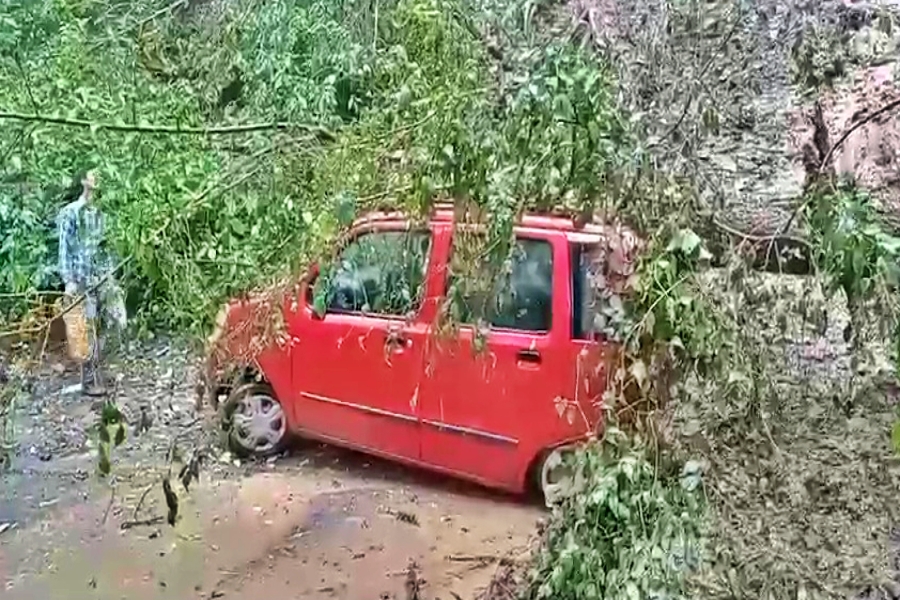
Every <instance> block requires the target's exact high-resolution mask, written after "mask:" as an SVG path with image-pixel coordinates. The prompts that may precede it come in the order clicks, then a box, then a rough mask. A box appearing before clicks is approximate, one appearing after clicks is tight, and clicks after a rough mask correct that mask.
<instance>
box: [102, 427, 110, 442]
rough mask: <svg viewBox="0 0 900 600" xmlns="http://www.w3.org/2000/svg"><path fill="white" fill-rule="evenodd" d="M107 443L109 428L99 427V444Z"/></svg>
mask: <svg viewBox="0 0 900 600" xmlns="http://www.w3.org/2000/svg"><path fill="white" fill-rule="evenodd" d="M109 441H110V438H109V426H108V425H100V443H101V444H108V443H109Z"/></svg>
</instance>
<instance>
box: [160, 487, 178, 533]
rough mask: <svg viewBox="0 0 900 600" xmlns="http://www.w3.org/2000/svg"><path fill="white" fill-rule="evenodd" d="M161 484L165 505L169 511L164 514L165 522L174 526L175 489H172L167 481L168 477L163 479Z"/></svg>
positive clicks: (176, 508) (175, 510) (176, 510)
mask: <svg viewBox="0 0 900 600" xmlns="http://www.w3.org/2000/svg"><path fill="white" fill-rule="evenodd" d="M162 486H163V494H165V496H166V506H167V507H168V509H169V512H168V514H167V515H166V522H168V523H169V525H171V526H172V527H174V526H175V521H176V520H177V519H178V495H177V494H175V491H174V490H173V489H172V484H171V483H169V478H168V477H166V478H165V479H163V482H162Z"/></svg>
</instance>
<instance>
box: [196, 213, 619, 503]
mask: <svg viewBox="0 0 900 600" xmlns="http://www.w3.org/2000/svg"><path fill="white" fill-rule="evenodd" d="M483 234H484V228H483V226H478V225H466V224H462V223H460V222H458V220H456V219H454V211H453V209H452V208H450V207H438V208H437V209H435V211H434V212H433V213H432V216H431V218H430V219H429V220H428V222H427V224H423V225H418V224H417V222H416V221H413V220H411V219H409V218H408V217H406V216H404V215H402V214H397V213H374V214H370V215H368V216H367V217H365V218H363V219H361V220H359V221H357V222H356V223H355V224H354V226H353V227H352V228H351V230H350V234H349V235H348V236H347V237H346V238H345V243H343V244H341V245H340V246H339V247H338V250H337V253H336V256H337V260H336V261H334V264H333V268H331V269H330V270H327V272H323V273H322V274H319V272H318V269H317V268H313V269H311V270H310V272H309V274H308V275H307V276H306V277H304V278H303V279H302V281H300V282H299V284H298V287H297V292H298V293H297V294H296V296H294V297H292V298H289V299H287V300H285V302H284V305H283V307H281V311H280V312H281V314H282V315H283V318H284V322H283V326H284V332H285V334H286V335H285V336H283V338H285V337H286V338H287V339H282V340H281V341H280V342H279V343H272V344H271V345H269V346H267V347H264V348H257V349H256V350H255V351H254V353H253V356H254V359H253V361H252V362H253V363H254V364H252V365H241V366H240V369H239V371H238V375H237V378H236V379H235V378H234V377H233V374H234V370H233V369H231V370H229V371H227V372H226V371H224V367H222V365H224V364H227V363H228V361H223V360H222V358H221V357H222V356H231V357H234V356H246V355H247V354H246V350H247V348H248V346H249V345H252V340H251V339H250V338H249V337H248V335H240V334H238V333H236V332H239V331H241V330H242V329H244V330H249V327H248V323H249V322H250V321H252V320H253V319H254V317H255V316H257V317H258V315H260V314H265V311H262V310H260V309H259V307H258V306H257V303H258V302H259V300H235V301H233V302H232V303H230V304H229V305H228V306H227V307H226V309H223V312H222V313H221V314H220V319H219V322H218V327H217V329H216V332H215V333H214V334H213V336H212V337H211V338H210V342H211V344H212V347H217V348H219V350H220V351H219V352H218V353H217V354H216V353H211V354H210V356H211V357H212V356H214V355H215V356H218V358H216V359H211V361H210V363H209V365H208V370H207V375H206V377H207V383H208V385H207V387H206V390H207V394H208V395H209V397H210V400H211V401H212V402H213V404H214V405H215V406H218V404H219V403H218V400H217V398H219V397H221V396H223V395H224V396H226V397H227V399H226V400H225V401H224V402H223V403H222V405H221V406H219V409H220V412H221V413H222V414H223V416H224V421H223V422H224V423H225V425H226V430H227V431H228V432H229V433H228V435H229V438H230V442H231V445H232V447H233V448H235V449H236V450H238V451H240V452H243V453H245V454H253V455H268V454H271V453H274V452H278V451H280V450H281V449H282V448H283V447H284V445H285V444H286V442H287V441H288V439H289V437H290V434H300V435H302V436H304V437H310V438H315V439H319V440H324V441H327V442H332V443H335V444H339V445H342V446H347V447H350V448H354V449H358V450H361V451H364V452H368V453H371V454H375V455H379V456H382V457H386V458H389V459H393V460H397V461H402V462H404V463H408V464H411V465H419V466H423V467H426V468H428V469H432V470H436V471H440V472H444V473H447V474H450V475H454V476H458V477H462V478H466V479H469V480H473V481H476V482H479V483H481V484H483V485H486V486H489V487H494V488H501V489H504V490H508V491H512V492H524V491H526V490H527V489H528V488H529V487H531V486H533V485H535V486H537V487H538V489H539V490H540V491H543V492H544V493H545V496H548V498H549V496H550V495H552V493H553V491H554V489H555V488H554V485H556V484H558V482H557V481H555V480H554V468H555V466H556V465H559V464H560V460H559V459H560V457H561V455H562V453H563V452H565V451H566V450H568V449H570V448H571V447H572V445H573V444H575V443H577V442H578V441H579V440H584V439H585V438H586V437H587V436H588V435H590V434H591V433H593V432H595V431H596V429H597V427H598V425H599V424H600V423H599V421H600V419H601V412H600V409H599V404H600V398H601V394H602V392H603V390H604V386H605V384H606V374H607V369H606V364H607V363H608V359H609V358H611V357H612V355H613V354H614V350H615V345H614V344H612V343H611V342H608V341H606V338H605V337H604V336H603V335H602V334H601V333H599V332H598V327H597V326H596V321H597V312H596V311H595V310H594V308H593V307H592V306H591V298H592V297H593V295H592V294H591V282H592V281H596V280H597V278H598V277H606V278H607V280H608V281H610V282H612V280H614V279H616V277H617V276H619V279H618V280H621V278H622V277H624V276H627V273H626V272H625V271H626V270H624V269H623V268H622V266H623V264H625V262H623V259H622V256H621V252H619V255H617V257H616V261H617V262H618V266H617V270H616V271H615V272H613V273H611V272H610V270H609V269H608V266H609V263H610V262H612V260H613V258H611V256H612V255H610V254H609V248H610V245H609V240H610V237H611V236H613V235H615V236H618V237H617V239H618V240H619V242H618V244H619V247H621V246H622V242H621V240H622V239H625V240H626V245H628V247H629V248H632V249H633V248H636V242H634V238H633V236H631V234H630V233H629V232H628V231H627V230H624V229H622V228H613V227H610V226H601V225H598V224H595V223H589V224H581V225H579V224H578V223H576V221H574V220H573V219H572V218H567V217H563V216H539V215H526V216H524V217H522V218H521V219H520V220H519V221H518V223H517V226H516V227H515V239H516V244H515V248H514V250H513V252H512V253H511V260H508V261H506V264H505V266H506V268H505V269H504V270H503V271H502V273H501V275H500V276H496V275H495V276H494V278H493V279H492V280H489V284H490V285H489V286H483V287H485V288H490V289H482V290H474V291H473V290H471V289H469V290H461V289H460V288H461V287H463V286H462V283H460V284H457V283H456V282H457V280H459V281H460V282H463V281H468V280H465V279H464V278H458V277H457V275H455V274H454V270H455V268H454V267H455V266H456V265H457V264H458V263H459V262H460V261H459V258H460V256H462V255H463V254H465V253H466V252H467V251H468V250H467V247H477V248H483V246H484V245H483V244H482V245H481V246H474V245H473V244H471V243H470V242H471V240H473V239H475V237H477V236H479V235H483ZM623 236H624V238H623ZM468 258H469V264H477V257H475V258H474V259H473V257H471V256H469V257H468ZM623 273H625V275H623ZM476 279H477V278H476ZM269 315H270V316H271V311H270V312H269ZM442 315H451V317H452V319H451V320H452V321H453V322H456V323H459V325H458V326H457V327H453V328H444V327H442V326H441V323H443V322H444V321H445V320H446V319H443V318H442ZM266 318H269V317H266ZM223 348H224V349H225V354H223V353H222V352H221V350H222V349H223ZM230 362H232V363H233V362H234V361H230ZM235 381H237V383H236V384H235V383H234V382H235ZM210 384H211V385H210Z"/></svg>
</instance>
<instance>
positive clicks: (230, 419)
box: [219, 381, 290, 458]
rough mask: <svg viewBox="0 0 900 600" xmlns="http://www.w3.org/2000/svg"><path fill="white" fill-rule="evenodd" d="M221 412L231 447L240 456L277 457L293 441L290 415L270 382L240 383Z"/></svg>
mask: <svg viewBox="0 0 900 600" xmlns="http://www.w3.org/2000/svg"><path fill="white" fill-rule="evenodd" d="M219 413H220V422H221V424H222V432H223V434H224V435H225V436H226V440H225V441H226V443H227V445H228V448H229V450H231V452H232V453H234V454H236V455H238V456H242V457H248V458H249V457H256V458H265V457H269V456H273V455H275V454H279V453H281V452H282V451H284V449H285V448H286V447H287V444H288V442H289V441H290V431H289V429H288V423H287V414H286V412H285V410H284V407H283V406H282V405H281V402H279V400H278V398H277V397H276V396H275V391H274V390H273V389H272V386H270V385H269V384H268V383H263V382H255V381H254V382H249V383H244V384H242V385H238V386H237V387H235V388H234V389H233V390H232V392H231V393H230V394H229V395H228V398H226V399H225V402H223V403H222V405H221V406H220V407H219Z"/></svg>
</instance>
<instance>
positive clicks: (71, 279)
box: [56, 197, 108, 287]
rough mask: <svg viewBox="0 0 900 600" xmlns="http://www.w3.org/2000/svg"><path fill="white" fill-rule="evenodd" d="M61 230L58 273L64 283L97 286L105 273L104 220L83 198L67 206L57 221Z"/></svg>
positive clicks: (60, 212)
mask: <svg viewBox="0 0 900 600" xmlns="http://www.w3.org/2000/svg"><path fill="white" fill-rule="evenodd" d="M56 223H57V228H58V231H59V274H60V276H61V277H62V280H63V282H65V283H75V284H76V285H78V286H79V287H87V286H93V285H96V284H97V283H98V282H99V280H100V278H101V277H102V276H103V274H104V273H105V271H106V268H107V266H108V265H107V264H106V262H107V261H106V258H105V256H104V252H103V247H102V246H103V236H104V218H103V215H102V213H101V212H100V211H99V210H97V208H96V207H95V206H93V205H92V204H89V203H88V202H86V201H85V199H84V197H81V198H79V199H78V200H76V201H74V202H72V203H70V204H67V205H66V206H65V207H64V208H63V209H62V210H61V211H59V216H58V217H57V220H56Z"/></svg>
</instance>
